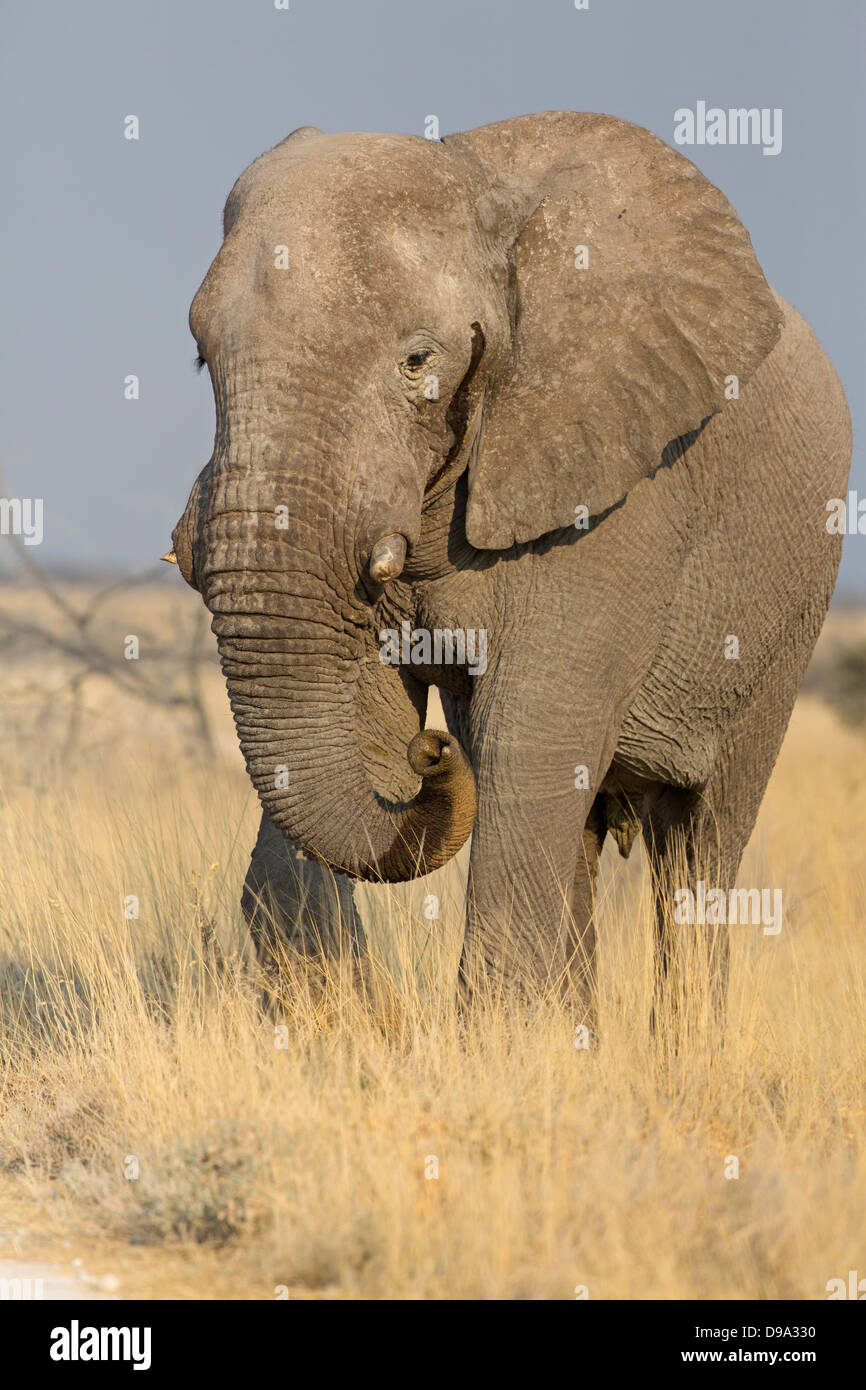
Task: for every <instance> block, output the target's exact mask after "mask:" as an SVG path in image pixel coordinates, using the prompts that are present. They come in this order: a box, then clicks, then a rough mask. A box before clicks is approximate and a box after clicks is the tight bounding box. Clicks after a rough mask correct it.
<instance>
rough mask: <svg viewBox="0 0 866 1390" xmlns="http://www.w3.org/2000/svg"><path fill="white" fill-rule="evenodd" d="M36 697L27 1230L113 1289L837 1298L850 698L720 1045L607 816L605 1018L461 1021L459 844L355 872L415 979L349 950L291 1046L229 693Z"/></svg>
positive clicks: (769, 808) (22, 934)
mask: <svg viewBox="0 0 866 1390" xmlns="http://www.w3.org/2000/svg"><path fill="white" fill-rule="evenodd" d="M190 597H192V596H190ZM136 601H137V602H138V601H140V597H139V599H137V600H136ZM160 601H161V602H162V601H163V600H162V599H161V600H160ZM183 602H186V599H184V600H183ZM124 626H125V624H124V623H123V622H121V623H120V627H121V628H123V627H124ZM127 630H129V628H128V626H127ZM133 630H135V629H133ZM23 669H24V668H23V667H22V668H20V669H18V670H17V671H16V673H15V679H16V680H17V681H18V682H19V686H20V687H21V688H23V686H22V685H21V682H22V680H23V674H22V673H23ZM30 675H31V677H32V679H33V680H35V681H36V682H37V683H38V682H40V681H43V682H44V680H45V679H46V676H45V672H44V671H42V672H41V674H40V672H38V671H37V672H35V674H34V672H33V671H31V673H30ZM208 681H209V699H211V700H212V702H213V707H214V709H217V708H218V707H220V709H221V706H220V697H219V678H218V674H217V673H216V672H213V673H211V675H210V676H209V677H208ZM24 684H25V685H26V682H24ZM58 702H60V697H59V696H58ZM29 708H30V706H29V705H28V702H27V701H26V700H24V699H19V701H18V702H17V704H16V702H15V701H13V703H12V714H13V715H16V718H15V719H13V720H12V725H11V727H12V728H13V729H14V734H13V736H11V737H10V738H9V739H8V741H6V742H5V743H4V745H3V749H2V753H3V757H4V761H5V765H6V766H7V767H8V768H9V769H10V776H9V777H8V780H7V792H6V800H5V802H3V804H2V806H0V880H2V881H0V893H2V902H3V913H2V927H0V1260H2V1258H3V1256H4V1255H7V1254H8V1253H9V1251H10V1250H11V1249H14V1251H15V1252H17V1253H18V1254H19V1255H21V1256H23V1255H32V1254H34V1253H39V1254H40V1255H42V1256H45V1257H48V1258H52V1259H56V1260H63V1259H67V1258H69V1255H70V1246H69V1241H70V1239H72V1241H73V1245H74V1248H75V1249H76V1250H88V1249H93V1250H96V1251H99V1252H101V1253H100V1255H99V1258H100V1259H101V1260H102V1263H103V1264H106V1263H107V1264H108V1265H109V1266H110V1268H111V1269H112V1270H113V1271H114V1272H115V1273H116V1274H117V1276H118V1277H119V1278H120V1280H121V1293H122V1294H125V1295H128V1296H136V1295H141V1294H143V1295H144V1296H147V1297H160V1296H163V1297H164V1296H186V1297H204V1298H213V1297H235V1298H273V1297H274V1296H275V1289H276V1288H277V1287H278V1286H285V1287H286V1288H287V1289H288V1291H289V1294H290V1296H291V1297H292V1298H340V1299H343V1298H375V1299H380V1298H410V1299H413V1298H418V1299H422V1298H423V1299H438V1298H458V1299H486V1298H505V1299H513V1298H532V1299H535V1298H540V1299H558V1298H564V1299H568V1298H573V1297H575V1289H576V1288H577V1287H579V1286H586V1288H587V1289H588V1292H589V1296H590V1297H591V1298H596V1299H597V1298H625V1299H638V1298H647V1297H656V1298H672V1299H684V1298H699V1299H704V1298H713V1297H719V1298H726V1299H739V1298H750V1297H754V1298H761V1299H776V1298H807V1299H820V1298H825V1297H826V1292H825V1285H826V1283H827V1280H828V1279H831V1278H834V1277H837V1276H840V1277H846V1275H847V1271H848V1270H849V1269H855V1268H856V1269H859V1270H861V1272H862V1271H864V1270H866V1146H864V1139H866V1103H864V1085H863V1056H864V1047H863V1037H864V1024H866V983H864V982H866V933H864V930H863V913H862V903H863V898H864V888H866V834H864V830H866V758H864V753H866V741H864V737H863V735H862V734H858V733H855V732H853V731H851V730H848V729H845V728H844V727H843V726H842V725H841V724H840V723H839V722H838V720H837V719H836V717H835V715H833V714H832V713H831V712H830V711H829V710H828V709H827V708H826V707H825V706H824V705H823V704H821V703H819V702H818V701H817V700H815V699H812V698H808V697H806V698H804V699H803V700H801V702H800V704H799V705H798V707H797V709H796V711H795V715H794V719H793V721H792V724H791V728H790V731H789V734H788V738H787V740H786V743H785V746H784V749H783V752H782V755H781V758H780V760H779V764H778V767H777V770H776V772H775V774H774V777H773V780H772V783H771V786H770V789H769V791H768V794H767V797H766V800H765V804H764V807H763V809H762V813H761V818H760V822H759V825H758V828H757V830H756V833H755V835H754V837H753V840H752V843H751V845H750V848H749V850H748V853H747V859H746V863H745V864H744V867H743V872H742V874H741V882H742V883H744V884H755V883H757V884H762V885H772V886H777V887H781V888H782V889H783V891H784V904H785V919H784V925H783V929H782V932H781V934H780V935H779V936H778V937H765V936H763V935H762V934H761V932H760V929H759V928H755V927H735V928H732V929H731V931H732V942H733V963H732V979H731V994H730V1013H729V1028H728V1039H727V1044H726V1047H725V1049H724V1050H723V1051H722V1052H719V1051H717V1050H713V1049H711V1048H709V1047H708V1046H706V1045H705V1044H702V1042H701V1040H700V1038H691V1039H690V1040H689V1041H688V1043H687V1044H686V1046H685V1048H684V1050H682V1051H681V1052H680V1054H679V1055H678V1056H677V1057H676V1058H675V1059H673V1060H668V1061H667V1062H666V1063H664V1064H662V1063H660V1062H659V1060H658V1058H657V1055H656V1052H655V1051H654V1049H653V1047H652V1046H651V1045H650V1039H649V1034H648V1014H649V995H650V980H651V974H650V966H651V956H650V944H651V940H650V938H651V932H650V910H649V896H648V884H647V878H646V873H645V870H644V869H643V867H642V865H641V864H640V863H639V862H638V861H639V855H638V853H637V852H636V853H635V855H634V856H633V858H632V860H631V861H630V862H629V863H628V864H627V865H623V864H621V863H620V861H619V860H617V859H616V858H615V857H613V856H612V855H611V854H610V850H609V849H608V851H607V852H606V854H605V860H604V864H603V883H602V893H601V898H602V902H601V908H600V932H599V935H600V949H601V993H602V1001H601V1003H602V1007H601V1025H602V1041H601V1045H600V1047H599V1049H598V1050H597V1051H594V1052H587V1051H584V1050H579V1049H576V1048H575V1046H574V1038H573V1030H574V1025H573V1021H572V1020H571V1019H570V1018H569V1017H568V1015H567V1013H564V1012H562V1011H559V1010H557V1009H554V1008H546V1009H542V1010H534V1011H526V1010H524V1011H523V1012H520V1011H517V1012H514V1011H512V1012H508V1011H506V1010H504V1009H499V1010H494V1011H492V1012H487V1013H485V1014H482V1015H479V1016H478V1017H476V1018H475V1019H474V1020H473V1021H472V1022H471V1024H470V1025H469V1026H468V1028H465V1029H464V1028H463V1027H462V1025H461V1024H460V1022H459V1020H458V1019H457V1017H456V1015H455V1011H454V1009H453V1006H452V1002H451V1001H452V994H453V986H454V977H455V970H456V959H457V952H458V950H459V923H460V899H461V892H462V888H461V878H460V869H459V866H458V867H455V866H448V868H447V869H446V870H443V871H440V874H439V875H437V880H438V884H437V885H436V887H435V891H438V892H439V893H440V895H441V897H442V902H443V915H442V919H441V920H440V921H439V922H428V921H426V920H425V919H424V917H423V915H422V912H421V903H422V898H423V894H424V892H425V891H429V889H428V888H426V887H425V885H424V884H420V885H419V884H416V885H412V886H411V887H409V888H407V889H402V890H400V891H395V892H392V893H388V892H387V891H386V890H378V892H376V893H374V892H372V891H371V890H365V892H364V898H365V902H366V911H367V912H368V914H369V916H370V919H371V920H370V925H369V928H368V930H369V932H370V936H371V939H372V945H373V949H374V952H375V954H376V957H377V960H378V961H379V968H380V970H381V971H382V972H383V973H384V974H386V975H387V977H388V978H389V980H390V981H391V983H392V991H391V1003H390V1006H389V1008H388V1009H387V1010H385V1009H383V1008H373V1007H370V1006H368V1005H367V1004H365V1002H364V1001H363V1000H359V999H357V998H356V997H355V996H353V995H352V994H351V992H350V991H348V990H347V989H345V988H343V987H341V985H340V984H339V981H335V983H334V986H333V989H332V990H331V991H330V994H329V997H328V998H327V1000H326V1001H325V1002H324V1004H323V1003H322V1002H321V1001H320V1002H319V1003H313V1002H311V1001H310V1000H309V999H308V998H305V997H303V996H302V997H299V998H298V1000H297V1001H296V1003H295V1004H294V1006H293V1007H292V1008H291V1009H287V1010H286V1012H285V1015H284V1017H283V1019H282V1022H283V1023H284V1024H285V1025H286V1029H287V1032H286V1034H285V1038H286V1041H287V1046H286V1047H285V1048H281V1047H278V1046H277V1045H276V1043H277V1041H278V1040H279V1039H278V1038H277V1037H276V1036H275V1021H274V1019H271V1018H267V1017H265V1015H264V1014H263V1013H262V1012H261V1009H260V1007H259V991H258V986H257V983H256V979H255V974H254V971H253V970H252V968H251V962H250V961H249V955H248V951H247V947H246V940H245V934H244V930H243V926H242V923H241V920H240V913H239V909H238V899H239V891H240V884H241V881H242V878H243V874H244V872H245V869H246V864H247V859H248V854H249V849H250V846H251V843H252V839H253V837H254V832H255V827H256V823H257V811H256V806H255V800H254V796H253V793H252V791H251V789H250V788H249V786H248V784H247V782H246V779H245V777H244V775H243V770H242V768H241V766H240V762H239V759H238V757H237V755H236V753H235V751H234V749H233V744H232V740H231V731H230V728H229V727H228V725H227V723H226V722H225V714H224V711H222V710H221V713H220V716H219V717H220V719H221V721H223V722H222V723H221V724H220V728H219V731H218V738H217V749H218V751H217V753H216V754H215V755H213V756H212V757H211V759H210V761H209V764H208V765H205V764H204V763H203V762H202V761H201V760H200V759H197V758H196V756H195V755H194V753H193V752H192V751H191V748H190V746H189V740H188V738H187V735H186V733H184V734H183V736H182V737H181V735H180V734H178V735H177V736H176V739H175V742H174V743H173V742H172V735H171V728H170V727H169V726H168V725H162V724H161V725H160V726H159V728H156V727H155V728H154V730H153V732H152V734H151V732H150V730H149V728H148V722H147V717H146V710H144V708H142V709H140V710H138V711H135V710H134V707H133V704H132V703H131V702H126V700H125V698H124V700H118V699H117V697H116V696H115V695H114V693H113V691H112V689H111V686H110V684H109V683H108V682H107V681H103V680H102V678H97V679H96V680H95V681H94V682H92V683H91V685H90V687H89V693H88V697H87V718H88V720H91V721H92V729H91V732H90V734H89V735H88V736H87V738H85V740H84V754H85V756H81V755H76V757H75V758H74V759H71V760H67V758H66V754H65V745H64V742H63V737H62V736H61V735H62V732H63V730H64V728H65V725H64V721H63V718H62V711H60V710H59V711H58V712H57V718H56V721H55V725H56V727H55V725H52V723H51V721H50V720H49V721H48V723H47V724H46V723H45V722H44V721H43V723H42V724H41V725H40V727H39V729H38V731H34V730H32V729H29V726H28V710H29ZM37 732H38V748H37V747H36V742H35V740H36V739H37ZM28 740H31V741H32V742H29V741H28ZM37 753H38V762H39V767H40V777H39V779H38V786H37V787H36V789H34V788H32V787H30V786H28V777H27V767H28V760H29V759H30V757H31V756H35V755H36V754H37ZM130 894H135V895H136V896H137V897H138V900H139V917H138V918H137V919H129V920H128V919H126V918H125V917H124V913H123V902H124V899H125V898H126V897H127V896H128V895H130ZM731 1155H733V1156H736V1157H737V1158H738V1160H739V1178H738V1179H735V1180H730V1179H726V1177H725V1169H726V1160H727V1159H728V1157H729V1156H731ZM434 1157H435V1159H436V1160H438V1177H437V1178H429V1177H427V1176H425V1171H426V1172H430V1171H431V1170H432V1168H433V1167H434V1164H433V1163H432V1158H434ZM133 1158H134V1159H135V1160H136V1161H137V1164H138V1173H139V1175H138V1177H137V1178H132V1179H129V1178H127V1177H125V1175H124V1168H125V1166H126V1168H127V1170H128V1171H129V1170H130V1169H131V1162H130V1160H131V1159H133ZM4 1236H5V1238H6V1245H5V1248H4V1243H3V1242H4ZM64 1241H66V1245H64Z"/></svg>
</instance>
